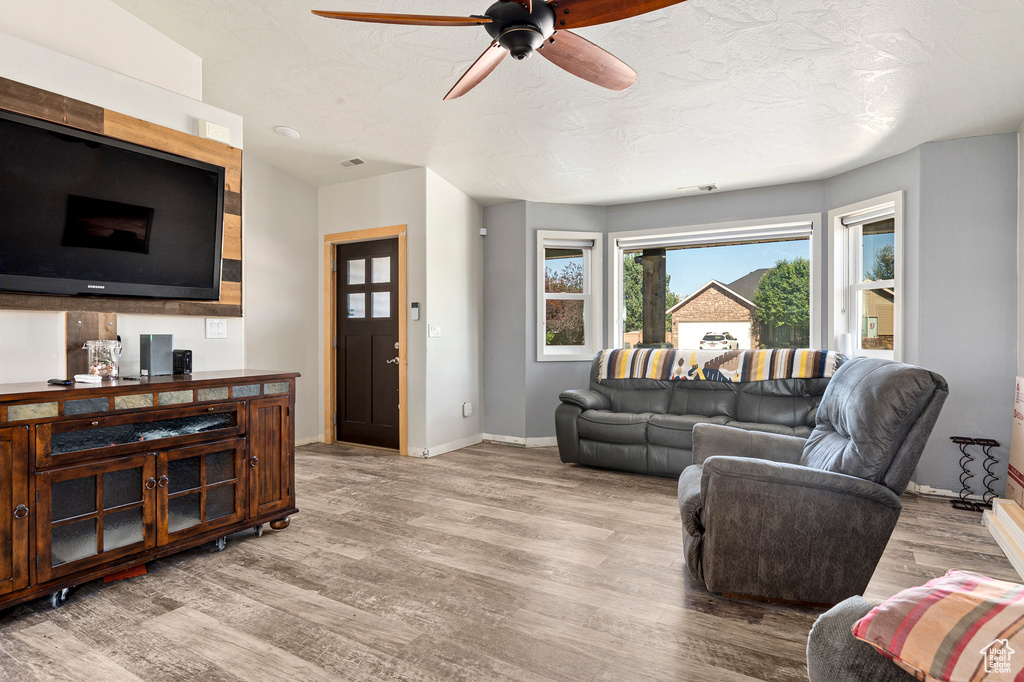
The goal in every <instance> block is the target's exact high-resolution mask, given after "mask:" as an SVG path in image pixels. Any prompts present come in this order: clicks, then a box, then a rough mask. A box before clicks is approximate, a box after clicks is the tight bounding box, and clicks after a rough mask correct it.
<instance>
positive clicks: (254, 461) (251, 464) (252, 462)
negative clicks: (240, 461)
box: [249, 457, 260, 467]
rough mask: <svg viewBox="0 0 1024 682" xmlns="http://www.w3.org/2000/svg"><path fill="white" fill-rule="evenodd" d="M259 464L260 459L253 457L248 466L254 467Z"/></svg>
mask: <svg viewBox="0 0 1024 682" xmlns="http://www.w3.org/2000/svg"><path fill="white" fill-rule="evenodd" d="M259 463H260V458H259V457H253V458H252V459H250V460H249V466H251V467H254V466H256V465H257V464H259Z"/></svg>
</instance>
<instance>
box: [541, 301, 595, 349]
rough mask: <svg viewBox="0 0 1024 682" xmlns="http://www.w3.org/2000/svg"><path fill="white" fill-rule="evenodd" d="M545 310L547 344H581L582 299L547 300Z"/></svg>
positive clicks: (582, 322)
mask: <svg viewBox="0 0 1024 682" xmlns="http://www.w3.org/2000/svg"><path fill="white" fill-rule="evenodd" d="M546 304H547V310H546V311H545V320H546V327H547V329H546V331H547V337H546V338H545V340H544V343H545V345H548V346H583V345H586V344H585V343H584V334H583V328H584V318H583V301H580V300H570V301H567V300H548V301H546Z"/></svg>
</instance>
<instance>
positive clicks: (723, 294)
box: [668, 268, 768, 348]
mask: <svg viewBox="0 0 1024 682" xmlns="http://www.w3.org/2000/svg"><path fill="white" fill-rule="evenodd" d="M766 272H768V268H761V269H759V270H754V271H753V272H751V273H748V274H746V275H744V276H743V277H740V278H739V279H737V280H735V281H733V282H730V283H729V284H722V283H721V282H719V281H718V280H714V279H713V280H711V281H710V282H708V283H707V284H705V285H704V286H702V287H701V288H699V289H697V291H695V292H693V293H692V294H690V295H689V296H687V297H686V298H684V299H683V300H681V301H679V303H677V304H675V305H674V306H672V307H671V308H669V309H668V314H669V315H671V316H672V345H674V346H675V347H676V348H697V347H698V346H699V345H700V340H701V338H702V337H703V336H704V335H705V334H707V333H708V332H715V333H722V332H729V333H730V334H732V335H733V336H735V337H736V338H737V339H738V340H739V342H740V348H757V347H758V341H759V338H758V329H757V317H756V316H755V314H754V311H755V310H757V306H756V305H755V304H754V293H755V292H756V291H757V285H758V283H759V282H760V281H761V278H762V277H764V274H765V273H766Z"/></svg>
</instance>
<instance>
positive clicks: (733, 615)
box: [0, 444, 1018, 682]
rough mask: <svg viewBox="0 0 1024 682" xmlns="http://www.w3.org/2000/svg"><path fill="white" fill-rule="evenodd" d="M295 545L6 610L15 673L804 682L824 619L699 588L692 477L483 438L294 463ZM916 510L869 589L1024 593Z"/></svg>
mask: <svg viewBox="0 0 1024 682" xmlns="http://www.w3.org/2000/svg"><path fill="white" fill-rule="evenodd" d="M296 475H297V490H298V496H299V501H298V506H299V508H300V509H301V510H302V512H301V513H300V514H298V515H296V516H294V517H293V518H292V525H291V527H290V528H288V529H287V530H284V531H279V532H275V531H271V530H269V529H268V530H267V531H266V532H265V533H264V535H263V537H262V538H259V539H257V538H255V537H253V536H252V534H251V533H247V534H245V535H238V536H234V537H232V538H229V540H228V545H227V549H226V550H225V551H223V552H215V551H213V549H212V546H211V545H208V546H206V547H200V548H196V549H194V550H191V551H188V552H185V553H183V554H180V555H177V556H174V557H170V558H167V559H163V560H160V561H155V562H152V563H151V564H149V574H148V575H146V576H144V577H139V578H133V579H130V580H124V581H120V582H115V583H111V584H107V585H104V584H102V583H101V582H99V581H97V582H93V583H89V584H87V585H84V586H81V587H79V588H76V589H75V590H73V591H72V593H71V595H70V597H69V598H68V602H67V603H66V604H65V605H64V606H63V607H61V608H59V609H56V610H51V609H50V608H49V605H48V604H47V603H46V602H44V601H37V602H34V603H31V604H27V605H22V606H19V607H15V608H13V609H9V610H7V611H6V612H4V613H2V614H0V677H2V679H3V680H5V681H7V680H29V679H60V680H83V681H89V682H93V681H99V680H103V681H105V682H106V681H111V680H136V679H143V680H204V681H228V680H232V681H238V680H328V679H338V680H381V679H385V680H386V679H401V680H502V679H506V680H517V681H518V680H549V679H553V680H588V681H589V680H647V679H652V680H700V681H716V682H717V681H719V680H721V681H730V680H752V679H753V680H778V681H782V680H806V666H805V663H804V647H805V644H806V638H807V631H808V630H809V628H810V626H811V624H812V623H813V622H814V619H815V618H816V617H817V616H818V614H819V613H820V612H821V610H820V609H813V608H809V607H794V606H785V605H779V604H765V603H759V602H752V601H741V600H733V599H725V598H722V597H718V596H715V595H712V594H709V593H708V592H706V591H705V590H704V589H703V588H702V587H700V586H698V585H695V584H694V583H693V581H692V580H691V579H690V577H689V575H688V573H687V570H686V567H685V565H684V564H683V560H682V549H681V539H680V538H681V536H680V533H681V530H680V528H681V526H680V521H679V514H678V510H677V507H676V488H675V481H673V480H670V479H662V478H652V477H645V476H635V475H629V474H621V473H616V472H610V471H598V470H593V469H587V468H584V467H576V466H569V465H564V464H561V463H560V462H559V461H558V455H557V452H556V451H555V450H554V449H553V448H542V449H530V450H524V449H520V448H514V447H509V446H502V445H489V444H484V445H479V446H475V447H471V448H466V449H464V450H460V451H458V452H453V453H449V454H445V455H442V456H440V457H436V458H433V459H429V460H419V459H410V458H403V457H398V456H395V455H389V454H384V453H376V452H369V451H367V450H360V449H357V448H348V447H344V446H338V445H330V446H325V445H311V446H305V447H302V448H299V450H298V452H297V474H296ZM904 504H905V510H904V512H903V516H902V518H901V519H900V522H899V525H898V526H897V529H896V531H895V533H894V535H893V540H892V541H891V542H890V544H889V548H888V549H887V551H886V553H885V556H884V557H883V560H882V563H881V565H880V567H879V570H878V571H877V572H876V573H875V577H874V579H873V581H872V583H871V585H870V587H869V590H868V596H869V597H875V598H884V597H886V596H889V595H891V594H892V593H894V592H896V591H898V590H900V589H902V588H904V587H908V586H911V585H916V584H920V583H921V582H922V581H924V580H926V579H928V578H931V577H934V576H937V575H941V574H942V573H944V572H945V571H946V570H947V569H949V568H953V567H957V568H969V569H974V570H979V571H982V572H985V573H987V574H989V575H992V576H993V577H999V578H1006V579H1011V580H1018V578H1017V576H1016V574H1015V573H1014V572H1013V569H1012V568H1011V567H1010V564H1009V562H1008V561H1007V560H1006V559H1005V557H1003V555H1002V554H1001V553H1000V552H999V549H998V547H997V546H996V544H995V543H994V541H993V540H992V539H991V537H990V536H989V535H988V533H987V531H986V530H985V529H984V528H982V527H981V526H980V525H979V518H980V515H978V514H973V513H970V512H960V511H955V510H953V509H951V508H950V507H949V505H948V504H947V503H946V502H943V501H937V500H930V499H923V498H917V497H910V496H905V497H904Z"/></svg>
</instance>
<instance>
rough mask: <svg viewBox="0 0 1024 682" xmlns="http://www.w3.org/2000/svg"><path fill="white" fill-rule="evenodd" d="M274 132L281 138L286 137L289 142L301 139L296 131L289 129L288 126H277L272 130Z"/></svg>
mask: <svg viewBox="0 0 1024 682" xmlns="http://www.w3.org/2000/svg"><path fill="white" fill-rule="evenodd" d="M274 132H275V133H277V134H278V135H280V136H281V137H287V138H288V139H289V140H297V139H299V138H300V137H301V135H299V131H298V130H296V129H295V128H289V127H288V126H277V127H276V128H274Z"/></svg>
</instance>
